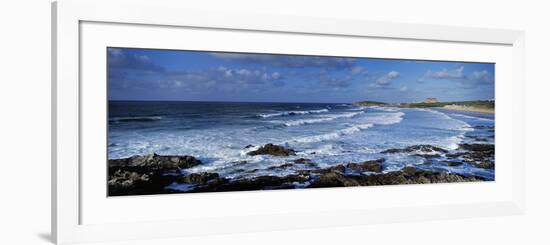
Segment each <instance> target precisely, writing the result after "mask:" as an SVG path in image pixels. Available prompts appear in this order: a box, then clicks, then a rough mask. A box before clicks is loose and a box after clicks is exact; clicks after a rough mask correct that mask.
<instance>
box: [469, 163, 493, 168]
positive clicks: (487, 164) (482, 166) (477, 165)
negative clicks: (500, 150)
mask: <svg viewBox="0 0 550 245" xmlns="http://www.w3.org/2000/svg"><path fill="white" fill-rule="evenodd" d="M473 165H474V166H476V167H478V168H484V169H495V163H493V162H481V163H474V164H473Z"/></svg>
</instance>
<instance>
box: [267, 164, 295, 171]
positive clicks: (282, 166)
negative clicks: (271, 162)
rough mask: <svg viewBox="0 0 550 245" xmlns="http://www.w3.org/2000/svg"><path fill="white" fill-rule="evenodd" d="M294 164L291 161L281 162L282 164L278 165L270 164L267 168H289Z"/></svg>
mask: <svg viewBox="0 0 550 245" xmlns="http://www.w3.org/2000/svg"><path fill="white" fill-rule="evenodd" d="M292 166H294V164H292V163H285V164H282V165H279V166H271V167H269V168H267V169H268V170H273V169H280V168H289V167H292Z"/></svg>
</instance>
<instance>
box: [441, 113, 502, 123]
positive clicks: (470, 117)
mask: <svg viewBox="0 0 550 245" xmlns="http://www.w3.org/2000/svg"><path fill="white" fill-rule="evenodd" d="M451 115H453V116H457V117H462V118H468V119H474V120H479V121H485V122H494V121H495V120H493V119H489V118H483V117H474V116H468V115H463V114H458V113H453V114H451Z"/></svg>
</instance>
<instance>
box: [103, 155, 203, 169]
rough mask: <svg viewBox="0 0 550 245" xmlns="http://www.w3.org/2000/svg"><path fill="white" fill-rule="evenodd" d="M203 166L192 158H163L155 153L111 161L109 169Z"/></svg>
mask: <svg viewBox="0 0 550 245" xmlns="http://www.w3.org/2000/svg"><path fill="white" fill-rule="evenodd" d="M200 164H202V162H201V161H200V160H198V159H196V158H194V157H192V156H161V155H157V154H155V153H153V154H149V155H145V156H132V157H129V158H123V159H112V160H109V167H146V168H153V169H165V170H166V169H178V168H190V167H194V166H197V165H200Z"/></svg>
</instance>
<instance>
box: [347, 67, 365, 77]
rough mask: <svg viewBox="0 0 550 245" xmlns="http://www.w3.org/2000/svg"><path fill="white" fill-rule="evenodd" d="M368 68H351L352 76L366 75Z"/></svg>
mask: <svg viewBox="0 0 550 245" xmlns="http://www.w3.org/2000/svg"><path fill="white" fill-rule="evenodd" d="M366 73H367V68H365V67H362V66H354V67H352V68H351V74H353V75H357V74H366Z"/></svg>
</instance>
